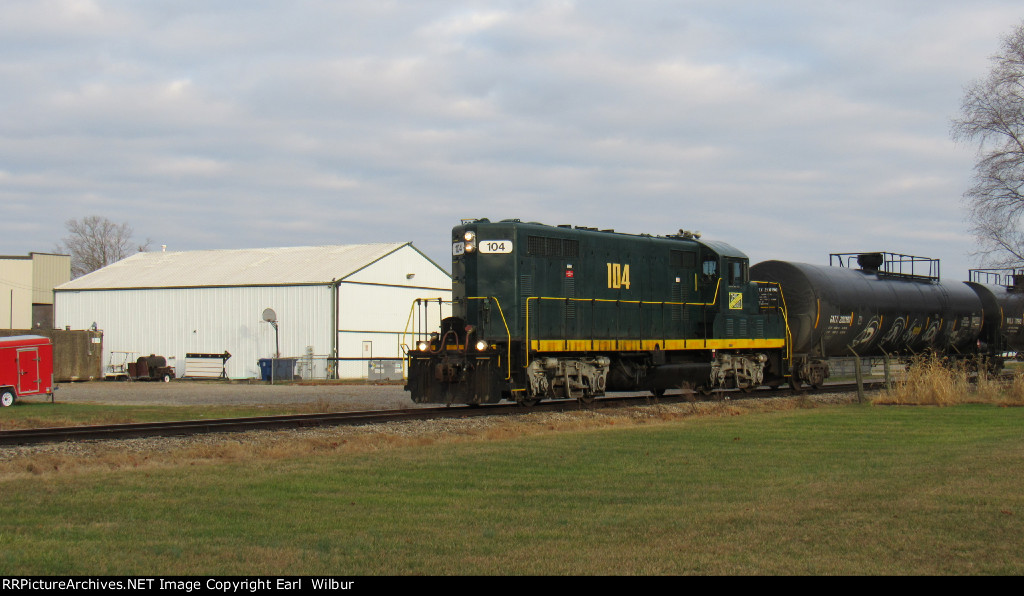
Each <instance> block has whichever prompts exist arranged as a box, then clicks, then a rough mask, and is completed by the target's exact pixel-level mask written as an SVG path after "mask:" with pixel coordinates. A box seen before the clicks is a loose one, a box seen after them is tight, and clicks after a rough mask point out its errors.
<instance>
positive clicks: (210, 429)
mask: <svg viewBox="0 0 1024 596" xmlns="http://www.w3.org/2000/svg"><path fill="white" fill-rule="evenodd" d="M848 391H856V385H855V384H843V385H827V386H825V387H823V388H821V389H819V390H818V391H817V392H816V393H828V392H833V393H836V392H848ZM806 393H807V394H808V395H810V394H811V392H810V391H807V392H806ZM792 395H794V392H793V391H792V390H791V389H774V390H772V389H767V388H765V389H763V390H759V391H757V392H751V393H742V392H716V393H714V394H712V395H711V396H708V397H699V396H691V395H665V396H661V397H657V398H656V397H653V396H651V395H650V394H646V395H626V396H612V397H605V398H601V399H596V400H594V401H593V402H591V403H589V404H584V403H581V402H579V401H575V400H552V401H545V402H541V403H539V404H537V405H535V406H532V407H523V406H520V405H517V404H505V403H502V404H488V405H483V406H478V407H467V406H454V407H444V406H442V407H436V408H408V409H402V410H369V411H360V412H328V413H320V414H285V415H279V416H256V417H250V418H217V419H213V420H179V421H169V422H138V423H128V424H104V425H86V426H67V427H50V428H29V429H17V430H4V431H0V445H29V444H37V443H59V442H63V441H102V440H113V439H126V438H137V437H156V436H176V435H197V434H207V433H229V432H244V431H251V430H275V429H276V430H279V429H297V428H300V429H301V428H315V427H323V426H359V425H366V424H379V423H384V422H402V421H410V420H430V419H437V418H471V417H476V416H512V415H517V414H528V413H532V412H565V411H578V410H586V409H599V408H614V407H622V406H628V405H638V404H639V405H644V404H654V403H665V404H668V403H678V402H681V401H690V400H693V399H694V398H695V397H699V399H700V400H701V401H715V400H724V399H761V398H766V397H779V396H792Z"/></svg>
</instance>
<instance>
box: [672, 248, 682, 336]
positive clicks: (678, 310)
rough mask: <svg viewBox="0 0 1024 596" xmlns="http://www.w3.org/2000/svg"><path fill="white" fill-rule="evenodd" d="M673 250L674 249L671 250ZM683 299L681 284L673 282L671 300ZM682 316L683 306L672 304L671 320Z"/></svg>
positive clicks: (680, 300) (679, 318) (678, 300)
mask: <svg viewBox="0 0 1024 596" xmlns="http://www.w3.org/2000/svg"><path fill="white" fill-rule="evenodd" d="M673 252H675V251H673ZM682 301H683V285H682V284H675V285H674V286H672V302H682ZM682 318H683V307H682V306H680V305H678V304H673V305H672V320H673V321H679V320H681V319H682Z"/></svg>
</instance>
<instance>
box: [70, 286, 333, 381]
mask: <svg viewBox="0 0 1024 596" xmlns="http://www.w3.org/2000/svg"><path fill="white" fill-rule="evenodd" d="M55 307H56V311H55V312H56V315H55V316H56V319H57V324H58V325H60V326H65V325H67V326H70V327H71V328H72V329H89V328H91V326H92V325H93V323H95V324H96V326H97V327H98V328H99V329H100V330H101V331H103V333H104V346H103V349H104V363H103V364H104V367H106V366H107V365H108V364H109V363H110V361H109V358H110V354H111V352H114V351H133V352H139V355H143V356H146V355H149V354H151V353H152V354H157V355H159V356H164V357H166V358H168V364H173V365H174V366H175V369H176V371H177V374H178V376H183V375H185V373H186V371H185V354H187V353H194V352H198V353H223V352H224V351H225V350H226V351H228V352H230V353H231V355H232V356H231V359H230V360H228V361H227V364H226V367H225V368H226V371H227V375H228V377H229V378H236V379H237V378H259V377H260V371H259V365H258V360H259V359H260V358H270V357H273V355H274V329H273V327H272V326H271V325H270V324H268V323H266V322H264V321H263V320H262V316H261V315H262V313H263V309H265V308H268V307H269V308H273V309H274V311H276V312H277V317H278V328H279V334H280V344H281V355H282V356H300V355H302V354H304V353H305V352H306V348H307V346H312V347H313V350H314V353H316V354H329V353H330V351H331V349H332V347H333V344H332V340H333V338H332V335H333V334H332V332H331V312H332V310H333V308H334V299H333V292H332V289H331V287H330V286H287V287H239V288H171V289H151V290H130V289H126V290H95V291H58V292H57V293H56V305H55Z"/></svg>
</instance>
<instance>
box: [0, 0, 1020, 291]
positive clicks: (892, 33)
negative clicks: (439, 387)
mask: <svg viewBox="0 0 1024 596" xmlns="http://www.w3.org/2000/svg"><path fill="white" fill-rule="evenodd" d="M2 9H3V12H2V15H3V17H2V19H0V81H3V92H2V93H0V108H2V114H3V117H2V118H0V213H2V217H0V254H7V255H24V254H27V253H28V252H29V251H40V252H46V251H51V250H52V249H53V247H54V245H55V244H56V243H57V242H58V241H59V240H60V239H61V237H62V236H63V235H64V233H65V230H64V222H65V221H66V220H67V219H69V218H78V217H83V216H88V215H101V216H105V217H108V218H110V219H112V220H114V221H116V222H127V223H129V224H130V225H131V226H133V227H134V229H135V231H136V236H137V238H138V239H139V240H145V239H147V238H148V239H150V240H151V242H152V244H151V246H152V248H154V249H156V250H159V249H160V245H162V244H165V245H167V247H168V250H195V249H219V248H250V247H269V246H305V245H318V244H349V243H361V242H372V241H388V242H392V241H412V242H413V243H414V244H415V245H416V246H417V247H419V248H420V249H421V250H422V251H424V252H425V253H426V254H427V255H428V256H430V257H431V258H433V259H434V260H436V261H437V262H438V263H439V264H440V265H442V266H444V267H446V268H447V267H448V265H449V264H450V246H449V241H448V235H449V230H450V228H451V227H452V226H453V225H456V224H458V222H459V219H460V218H469V217H489V218H491V219H503V218H520V219H523V220H526V221H539V222H543V223H549V224H552V225H555V224H574V225H585V226H596V227H601V228H615V229H616V230H619V231H624V232H630V233H650V234H669V233H674V232H676V231H677V230H678V229H680V228H685V229H690V230H700V231H702V232H703V233H704V236H705V237H706V238H714V239H717V240H722V241H725V242H729V243H731V244H733V245H734V246H736V247H737V248H740V249H741V250H744V251H745V252H746V253H747V254H748V255H750V257H751V260H752V261H754V262H756V261H761V260H765V259H771V258H782V259H792V260H802V261H807V262H825V263H827V262H828V253H829V252H848V251H861V250H888V251H893V252H902V253H908V254H914V255H923V256H929V257H938V258H941V259H942V260H943V277H945V278H957V279H962V278H963V277H964V276H965V275H966V269H967V267H968V266H970V265H972V264H973V261H972V259H971V257H970V256H969V253H970V252H971V251H972V250H973V249H974V243H973V240H972V238H971V237H970V236H969V234H968V233H967V231H966V227H965V224H964V213H965V211H964V207H963V204H962V201H961V196H962V195H963V192H964V190H966V188H967V187H968V186H969V185H970V177H971V169H972V165H973V162H974V159H975V147H973V146H966V145H957V144H955V143H954V142H953V141H952V140H950V135H949V128H950V121H951V119H952V118H954V117H956V115H957V113H958V110H959V105H960V99H961V96H962V94H963V89H964V86H965V85H967V84H969V83H970V82H971V81H972V80H974V79H977V78H980V77H982V76H984V75H985V73H986V72H987V70H988V68H989V64H990V63H989V56H991V55H992V54H994V53H995V52H997V51H998V50H999V44H1000V40H1001V38H1002V37H1003V36H1004V35H1006V34H1008V33H1009V32H1010V31H1011V30H1012V29H1013V28H1014V27H1016V26H1017V25H1018V24H1019V23H1020V22H1021V21H1022V19H1024V5H1022V4H1021V3H1020V2H1019V0H1018V1H1001V0H972V1H971V2H963V1H962V0H931V1H913V2H911V1H903V2H901V1H898V0H884V1H883V0H879V1H874V0H858V1H856V2H850V1H843V2H840V1H829V0H807V1H796V0H793V1H781V0H780V1H769V0H762V1H741V0H737V1H728V0H706V1H688V0H630V1H629V2H623V1H609V0H590V1H586V0H578V1H572V0H521V1H513V0H505V1H475V2H474V1H467V0H443V1H433V0H404V1H401V0H360V1H357V2H351V1H345V0H332V1H327V0H323V1H319V0H293V1H291V2H280V1H276V2H271V1H265V0H246V1H244V2H217V1H211V0H173V1H170V0H168V1H163V0H147V1H146V2H138V1H135V0H3V4H2Z"/></svg>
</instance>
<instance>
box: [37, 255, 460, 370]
mask: <svg viewBox="0 0 1024 596" xmlns="http://www.w3.org/2000/svg"><path fill="white" fill-rule="evenodd" d="M416 298H443V299H444V300H450V299H451V277H450V276H449V275H448V273H446V272H445V271H444V270H443V269H441V267H439V266H438V265H437V264H436V263H434V262H433V261H431V260H430V259H429V258H427V257H426V256H425V255H424V254H423V253H421V252H420V251H419V250H417V249H416V248H415V247H414V246H413V245H412V244H411V243H408V242H407V243H395V244H357V245H349V246H317V247H297V248H268V249H247V250H209V251H193V252H144V253H138V254H136V255H133V256H131V257H129V258H127V259H124V260H122V261H119V262H117V263H114V264H112V265H109V266H107V267H104V268H103V269H100V270H98V271H94V272H93V273H90V274H88V275H85V276H82V277H80V278H78V279H75V280H72V281H70V282H68V283H65V284H62V285H60V286H58V287H57V288H56V289H55V323H56V324H57V326H58V327H65V326H69V327H70V328H71V329H90V328H96V329H100V330H102V331H103V351H104V370H106V369H107V367H108V366H109V365H111V364H116V363H117V361H120V360H122V359H124V358H125V355H124V353H126V352H127V353H135V356H134V357H132V356H130V355H129V356H127V358H129V359H131V360H133V359H134V358H136V357H138V356H148V355H149V354H156V355H159V356H164V357H166V358H167V359H168V363H169V364H171V365H173V366H175V369H176V373H177V375H178V376H179V377H182V376H196V375H190V372H192V371H189V370H188V366H186V365H187V364H188V365H194V363H195V359H190V360H189V362H186V355H187V354H221V353H223V352H225V351H226V352H229V353H230V354H231V358H230V359H228V360H227V362H226V363H225V364H224V371H225V373H226V376H227V377H228V378H236V379H237V378H260V376H261V371H260V367H259V360H260V359H262V358H272V357H274V355H275V350H276V348H275V343H276V342H279V344H280V353H281V356H282V357H305V356H309V355H313V356H316V357H321V358H324V357H343V358H385V357H396V356H401V355H402V351H401V348H400V345H401V343H402V342H403V337H402V336H403V333H404V331H405V330H406V326H407V323H408V320H409V314H410V311H411V307H412V304H413V301H414V300H415V299H416ZM267 308H270V309H273V311H274V312H275V313H276V315H277V324H278V330H277V337H275V330H274V328H273V326H272V325H271V324H269V323H267V322H266V321H264V320H263V313H264V311H265V309H267ZM449 310H450V309H449ZM445 316H447V314H445ZM405 341H406V342H408V341H409V340H408V339H406V340H405ZM131 360H129V361H131ZM325 362H326V361H325ZM218 366H219V364H218ZM198 368H199V367H198V366H196V367H195V369H194V370H198ZM338 376H341V377H343V378H358V377H365V376H367V363H366V362H344V363H342V365H341V369H340V371H339V373H338Z"/></svg>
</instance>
